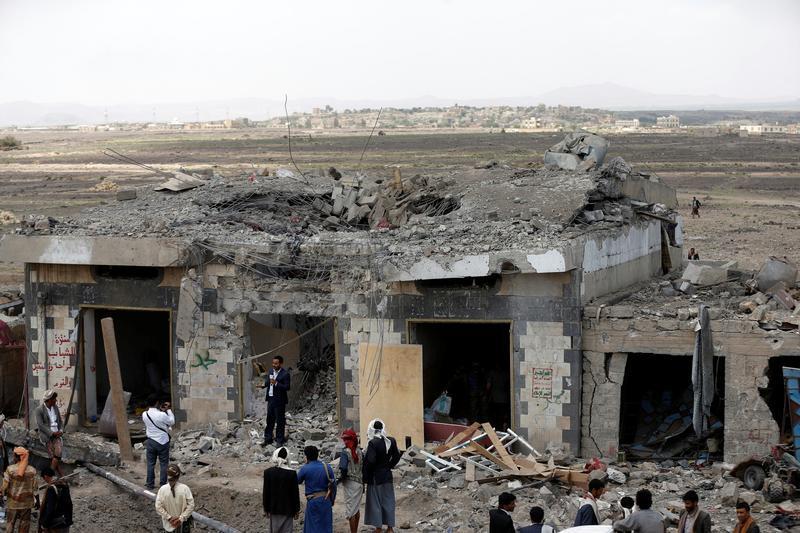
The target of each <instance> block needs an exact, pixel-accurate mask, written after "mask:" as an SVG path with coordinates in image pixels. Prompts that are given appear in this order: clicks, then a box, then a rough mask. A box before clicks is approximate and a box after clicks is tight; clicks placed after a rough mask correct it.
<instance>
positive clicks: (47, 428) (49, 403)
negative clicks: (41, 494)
mask: <svg viewBox="0 0 800 533" xmlns="http://www.w3.org/2000/svg"><path fill="white" fill-rule="evenodd" d="M57 399H58V394H56V391H54V390H47V391H45V393H44V397H43V398H42V403H41V405H39V407H37V408H36V410H35V411H34V419H35V420H36V427H37V428H38V429H39V440H40V441H41V443H42V444H43V445H44V446H45V448H47V454H48V455H49V456H50V468H52V469H53V470H55V471H56V472H57V473H58V476H59V477H61V476H63V475H64V474H63V473H62V472H61V450H62V449H63V447H64V443H63V440H62V439H61V436H62V435H63V434H64V423H63V422H62V421H61V411H59V409H58V406H57V405H56V400H57Z"/></svg>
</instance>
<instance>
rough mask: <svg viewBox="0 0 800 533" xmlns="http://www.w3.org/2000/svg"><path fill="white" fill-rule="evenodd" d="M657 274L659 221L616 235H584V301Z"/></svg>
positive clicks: (659, 253)
mask: <svg viewBox="0 0 800 533" xmlns="http://www.w3.org/2000/svg"><path fill="white" fill-rule="evenodd" d="M678 264H680V263H678ZM660 273H661V222H660V221H658V220H653V221H650V222H649V223H647V224H641V225H635V226H628V227H626V228H624V229H623V231H622V232H621V233H620V234H614V235H610V236H605V237H604V236H599V235H598V236H595V235H591V236H587V238H586V244H585V245H584V251H583V280H582V282H581V299H582V301H584V302H588V301H590V300H592V299H594V298H597V297H599V296H603V295H605V294H609V293H611V292H614V291H618V290H620V289H623V288H625V287H629V286H630V285H633V284H634V283H638V282H640V281H644V280H646V279H649V278H651V277H653V276H655V275H659V274H660Z"/></svg>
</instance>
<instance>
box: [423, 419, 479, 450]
mask: <svg viewBox="0 0 800 533" xmlns="http://www.w3.org/2000/svg"><path fill="white" fill-rule="evenodd" d="M478 427H480V424H479V423H477V422H475V423H473V424H472V425H471V426H469V427H468V428H467V429H465V430H464V431H462V432H461V433H459V434H458V435H456V436H455V437H452V438H450V439H447V441H446V442H445V443H444V444H442V445H440V446H439V447H437V448H436V449H435V450H434V453H436V454H440V453H442V452H445V451H447V450H449V449H450V448H452V447H453V446H458V445H459V444H461V443H462V442H464V441H465V440H467V439H469V438H471V437H472V436H473V435H474V434H475V431H476V430H477V429H478Z"/></svg>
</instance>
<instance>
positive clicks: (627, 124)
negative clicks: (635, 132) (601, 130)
mask: <svg viewBox="0 0 800 533" xmlns="http://www.w3.org/2000/svg"><path fill="white" fill-rule="evenodd" d="M614 126H616V127H617V128H638V127H639V119H638V118H634V119H630V120H615V121H614Z"/></svg>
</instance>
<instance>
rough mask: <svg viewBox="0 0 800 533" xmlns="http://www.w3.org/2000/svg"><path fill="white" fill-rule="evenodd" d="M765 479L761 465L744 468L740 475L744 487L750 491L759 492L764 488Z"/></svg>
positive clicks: (765, 475)
mask: <svg viewBox="0 0 800 533" xmlns="http://www.w3.org/2000/svg"><path fill="white" fill-rule="evenodd" d="M766 477H767V474H766V472H764V468H762V466H761V465H750V466H748V467H747V468H745V470H744V473H743V474H742V481H743V482H744V486H745V487H747V488H748V489H750V490H761V488H762V487H763V486H764V479H765V478H766Z"/></svg>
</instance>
